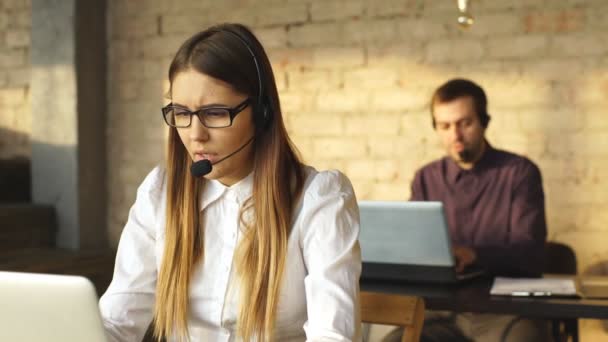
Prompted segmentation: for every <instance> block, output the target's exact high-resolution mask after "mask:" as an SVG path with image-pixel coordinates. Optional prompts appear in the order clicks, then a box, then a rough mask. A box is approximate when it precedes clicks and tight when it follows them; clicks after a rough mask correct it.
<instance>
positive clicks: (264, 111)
mask: <svg viewBox="0 0 608 342" xmlns="http://www.w3.org/2000/svg"><path fill="white" fill-rule="evenodd" d="M220 32H227V33H229V34H232V35H233V36H234V37H235V38H237V39H238V40H239V41H241V43H243V45H244V46H245V47H246V48H247V50H248V51H249V53H250V54H251V58H252V59H253V63H254V64H255V70H256V74H257V76H258V90H259V93H258V100H257V103H256V105H255V109H254V110H255V113H256V116H259V115H262V125H260V128H261V129H263V128H265V127H266V125H268V123H269V122H270V120H271V119H272V110H271V109H270V105H269V103H268V101H267V98H266V97H265V96H264V86H263V83H262V72H261V70H260V65H259V63H258V59H257V58H256V57H255V53H253V49H252V48H251V46H250V45H249V43H247V40H246V39H245V38H243V37H242V36H241V34H239V33H238V32H235V31H232V30H230V29H223V30H222V31H220Z"/></svg>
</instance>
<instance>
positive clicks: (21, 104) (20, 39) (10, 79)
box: [0, 0, 31, 159]
mask: <svg viewBox="0 0 608 342" xmlns="http://www.w3.org/2000/svg"><path fill="white" fill-rule="evenodd" d="M30 7H31V6H30V1H29V0H3V1H0V159H3V158H11V157H16V156H25V157H28V156H29V155H30V143H29V135H30V132H31V128H30V126H31V113H30V105H29V84H30V67H29V47H30V21H31V19H30V18H31V15H30Z"/></svg>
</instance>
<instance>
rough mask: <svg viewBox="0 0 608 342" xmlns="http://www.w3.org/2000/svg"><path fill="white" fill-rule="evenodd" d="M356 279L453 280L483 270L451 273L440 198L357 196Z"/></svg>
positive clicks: (476, 274)
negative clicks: (360, 260)
mask: <svg viewBox="0 0 608 342" xmlns="http://www.w3.org/2000/svg"><path fill="white" fill-rule="evenodd" d="M359 211H360V215H361V233H360V236H359V242H360V244H361V255H362V258H363V271H362V275H361V278H362V279H384V280H400V281H411V282H434V283H456V282H459V281H462V280H467V279H471V278H473V277H476V276H478V275H480V274H482V273H483V272H481V271H479V270H470V271H465V272H463V273H457V272H456V269H455V260H454V256H453V254H452V249H451V244H450V238H449V233H448V227H447V223H446V220H445V216H444V212H443V204H442V203H441V202H413V201H410V202H383V201H360V202H359Z"/></svg>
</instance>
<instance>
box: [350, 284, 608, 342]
mask: <svg viewBox="0 0 608 342" xmlns="http://www.w3.org/2000/svg"><path fill="white" fill-rule="evenodd" d="M491 287H492V279H491V278H481V279H476V280H473V281H470V282H467V283H464V284H459V285H434V284H424V285H421V284H411V283H399V282H392V281H391V282H387V281H371V280H362V281H361V290H365V291H372V292H388V293H401V294H407V295H415V296H420V297H423V298H424V301H425V306H426V308H427V309H430V310H448V311H453V312H478V313H494V314H506V315H518V316H523V317H531V318H543V319H559V320H570V321H574V322H576V321H575V320H576V319H578V318H593V319H608V300H602V299H577V298H557V297H549V298H539V297H535V298H531V297H506V296H491V295H490V288H491ZM572 330H573V335H574V336H573V339H574V340H575V341H577V340H578V328H577V326H576V325H575V326H574V327H572Z"/></svg>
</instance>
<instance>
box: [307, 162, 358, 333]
mask: <svg viewBox="0 0 608 342" xmlns="http://www.w3.org/2000/svg"><path fill="white" fill-rule="evenodd" d="M302 214H303V215H304V220H303V221H302V224H303V226H302V227H303V228H302V229H303V232H302V237H301V241H302V242H301V243H302V254H303V257H304V262H305V264H306V268H307V271H308V274H307V276H306V277H305V279H304V285H305V288H306V304H307V314H308V321H307V323H306V324H305V325H304V330H305V331H306V336H307V340H308V341H353V340H357V339H359V328H360V316H359V301H358V299H359V277H360V275H361V251H360V248H359V241H358V239H359V207H358V205H357V200H356V198H355V194H354V191H353V188H352V185H351V184H350V182H349V180H348V179H347V178H346V177H345V176H344V175H342V174H341V173H339V172H337V171H327V172H322V173H319V174H317V175H316V176H315V179H313V180H312V183H311V185H310V186H309V187H308V189H306V193H305V194H304V201H303V205H302Z"/></svg>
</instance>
